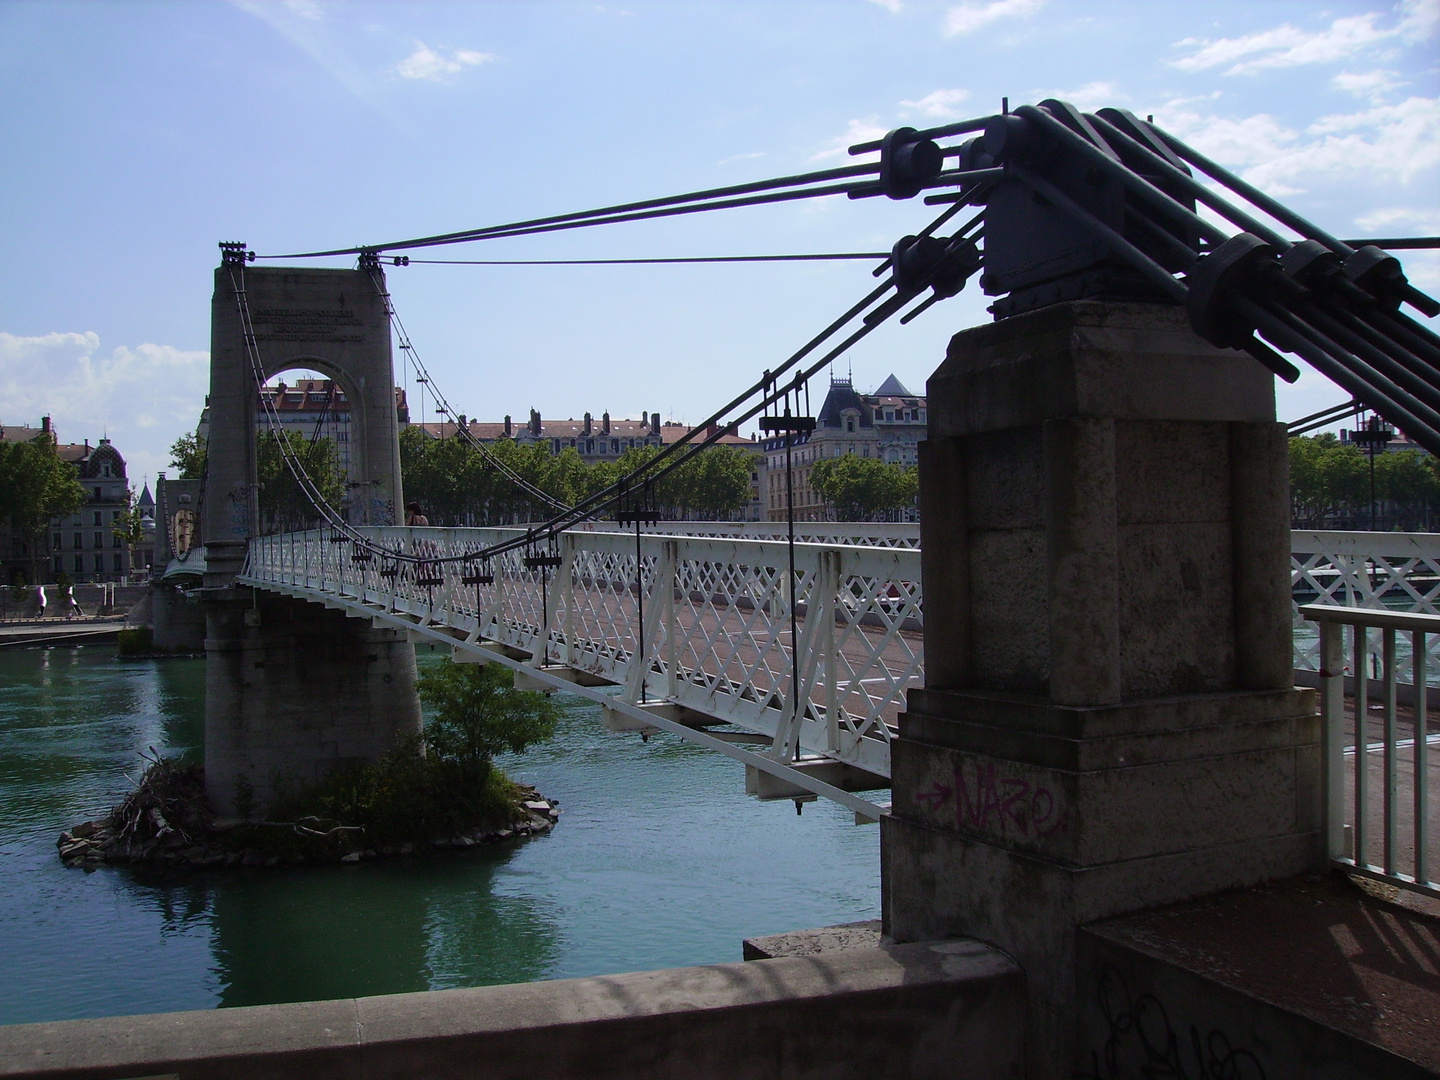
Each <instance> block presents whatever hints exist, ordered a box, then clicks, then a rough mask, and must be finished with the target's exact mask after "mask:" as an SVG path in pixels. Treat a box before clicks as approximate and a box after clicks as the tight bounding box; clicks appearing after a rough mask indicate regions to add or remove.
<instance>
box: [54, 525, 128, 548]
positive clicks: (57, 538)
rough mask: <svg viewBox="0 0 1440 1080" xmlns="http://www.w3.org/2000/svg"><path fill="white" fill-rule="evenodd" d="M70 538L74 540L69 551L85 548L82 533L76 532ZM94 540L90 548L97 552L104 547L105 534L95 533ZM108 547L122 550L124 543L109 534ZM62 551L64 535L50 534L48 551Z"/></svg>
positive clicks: (112, 534)
mask: <svg viewBox="0 0 1440 1080" xmlns="http://www.w3.org/2000/svg"><path fill="white" fill-rule="evenodd" d="M96 524H97V525H98V524H99V522H96ZM71 538H72V539H73V540H74V543H72V544H71V545H70V549H71V550H72V551H80V550H81V549H82V548H84V547H85V534H84V533H78V532H77V533H74V534H72V537H71ZM94 540H95V542H94V543H93V544H91V545H90V546H91V547H92V548H94V549H95V550H97V551H98V550H99V549H100V548H103V547H104V546H105V534H104V533H98V532H97V533H96V534H95V537H94ZM110 546H111V547H112V548H123V547H124V546H125V541H124V540H122V539H120V537H118V536H116V535H115V534H114V533H111V534H110ZM64 549H65V537H64V535H63V534H61V533H58V532H57V533H54V534H52V535H51V537H50V550H51V551H63V550H64Z"/></svg>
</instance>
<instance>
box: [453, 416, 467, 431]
mask: <svg viewBox="0 0 1440 1080" xmlns="http://www.w3.org/2000/svg"><path fill="white" fill-rule="evenodd" d="M455 423H456V424H458V425H459V427H460V430H461V431H464V430H465V414H464V413H463V412H462V413H461V414H460V415H459V416H457V417H456V418H455Z"/></svg>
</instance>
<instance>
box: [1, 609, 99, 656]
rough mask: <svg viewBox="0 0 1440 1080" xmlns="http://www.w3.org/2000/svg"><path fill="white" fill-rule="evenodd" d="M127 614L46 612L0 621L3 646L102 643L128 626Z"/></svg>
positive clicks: (44, 646) (17, 647)
mask: <svg viewBox="0 0 1440 1080" xmlns="http://www.w3.org/2000/svg"><path fill="white" fill-rule="evenodd" d="M126 625H127V624H126V619H125V616H124V615H90V616H81V617H78V618H74V619H67V618H65V617H64V616H63V615H61V616H58V617H57V616H54V615H47V616H46V617H45V618H43V619H35V618H27V619H21V620H19V621H16V622H5V623H0V649H35V648H48V647H51V646H55V645H101V644H106V643H109V642H113V641H115V640H116V639H117V637H118V635H119V633H120V631H121V630H124V629H125V628H126Z"/></svg>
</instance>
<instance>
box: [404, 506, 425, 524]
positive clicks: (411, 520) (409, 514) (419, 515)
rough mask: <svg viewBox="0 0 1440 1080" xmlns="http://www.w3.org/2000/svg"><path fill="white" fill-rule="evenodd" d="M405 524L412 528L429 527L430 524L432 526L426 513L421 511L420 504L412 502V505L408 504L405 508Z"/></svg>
mask: <svg viewBox="0 0 1440 1080" xmlns="http://www.w3.org/2000/svg"><path fill="white" fill-rule="evenodd" d="M405 524H406V525H410V526H413V525H429V524H430V519H429V518H427V517H426V516H425V512H424V511H423V510H421V509H420V504H419V503H418V502H412V503H408V504H406V506H405Z"/></svg>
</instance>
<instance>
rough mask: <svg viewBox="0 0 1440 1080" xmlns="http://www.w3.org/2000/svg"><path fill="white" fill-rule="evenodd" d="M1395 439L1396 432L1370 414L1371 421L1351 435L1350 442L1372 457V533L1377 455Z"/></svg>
mask: <svg viewBox="0 0 1440 1080" xmlns="http://www.w3.org/2000/svg"><path fill="white" fill-rule="evenodd" d="M1393 438H1395V432H1394V431H1392V430H1391V429H1390V428H1387V427H1386V426H1385V421H1383V420H1381V419H1380V417H1379V416H1378V415H1376V414H1375V413H1371V414H1370V419H1369V420H1367V421H1365V425H1364V426H1363V427H1360V428H1357V429H1356V430H1354V431H1352V432H1351V433H1350V441H1351V442H1352V443H1354V444H1355V445H1357V446H1360V447H1363V448H1364V449H1365V452H1366V453H1367V454H1369V455H1370V531H1371V532H1374V531H1375V454H1376V453H1377V452H1380V451H1383V450H1384V449H1385V447H1387V446H1389V445H1390V440H1391V439H1393Z"/></svg>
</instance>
